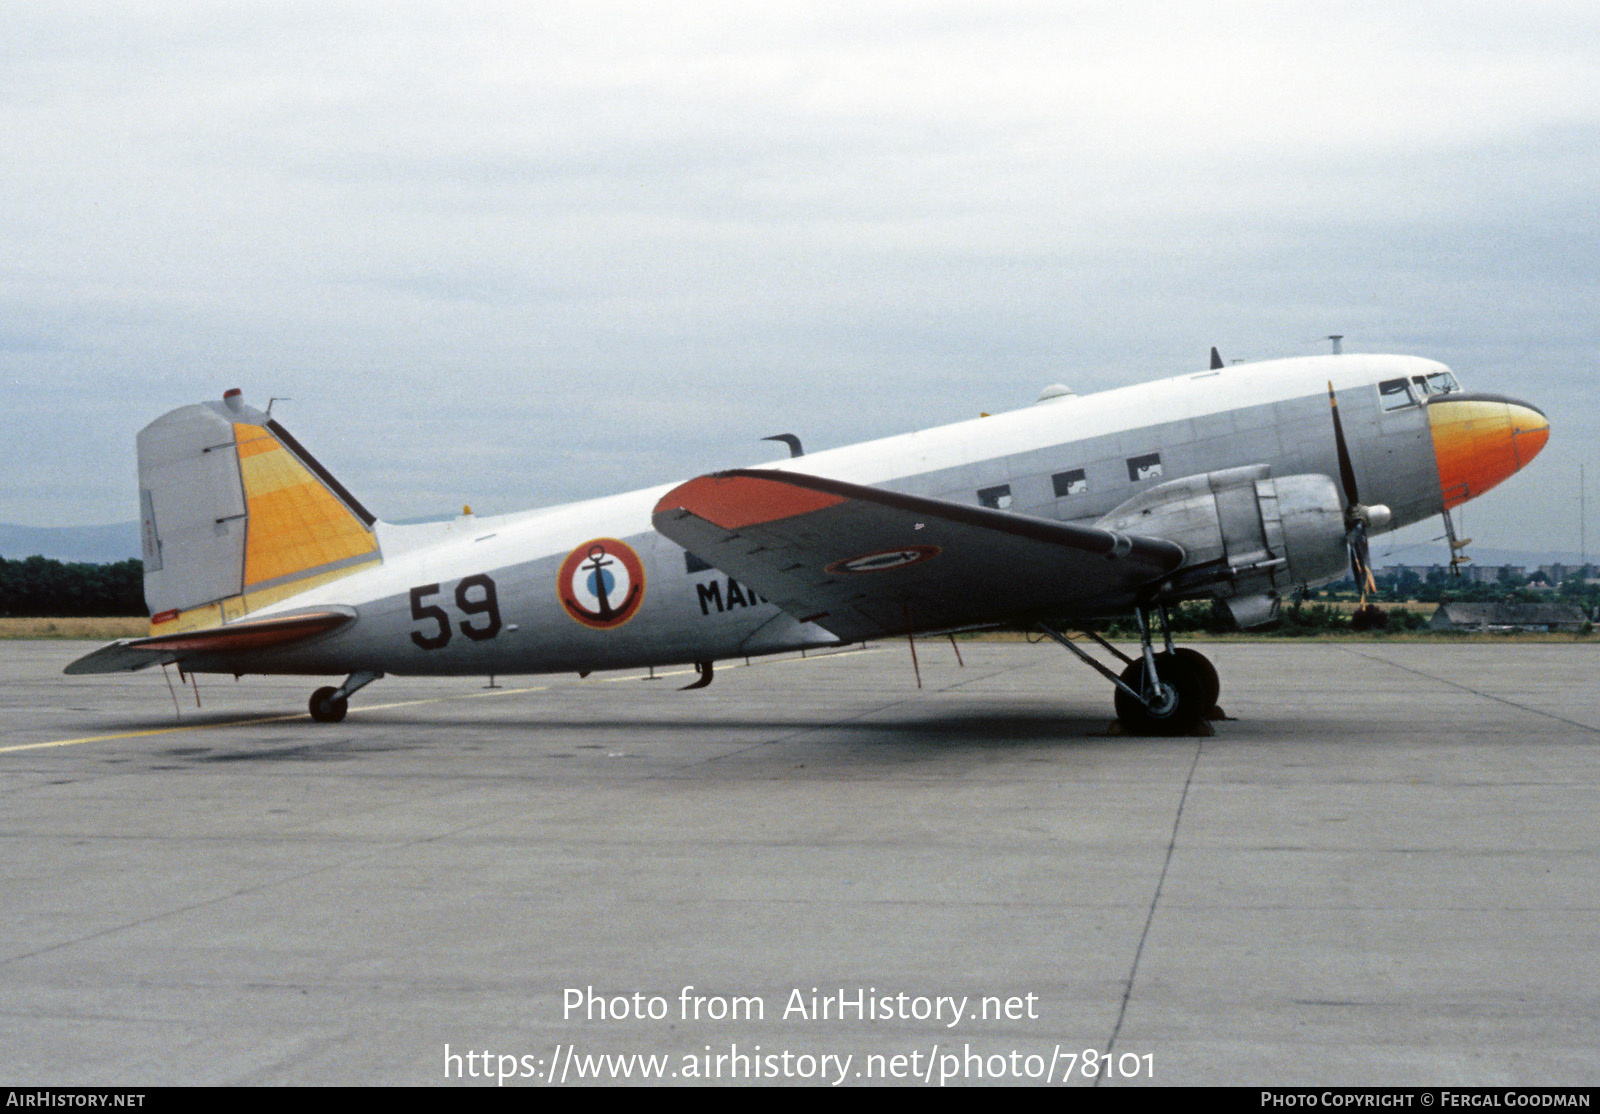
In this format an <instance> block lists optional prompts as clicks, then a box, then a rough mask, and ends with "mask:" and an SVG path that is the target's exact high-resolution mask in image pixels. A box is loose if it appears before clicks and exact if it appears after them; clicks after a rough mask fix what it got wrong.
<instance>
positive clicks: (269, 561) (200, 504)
mask: <svg viewBox="0 0 1600 1114" xmlns="http://www.w3.org/2000/svg"><path fill="white" fill-rule="evenodd" d="M139 505H140V533H141V538H142V545H143V556H144V588H145V601H146V602H147V603H148V604H149V606H150V611H151V621H150V629H151V632H152V633H157V632H161V633H169V632H173V631H181V630H189V629H194V628H197V627H206V626H214V625H217V624H219V623H223V622H227V621H229V620H233V619H237V618H239V617H240V616H242V615H247V614H249V613H250V612H252V611H255V610H257V609H258V608H261V607H265V606H266V605H268V604H270V603H275V602H277V601H278V600H281V599H284V598H286V597H288V596H291V595H294V594H296V593H299V592H303V591H306V590H307V589H309V588H312V587H315V586H316V585H317V584H321V583H325V582H326V581H329V580H334V579H337V578H339V577H343V576H348V575H349V574H350V573H352V572H355V571H356V570H358V569H360V568H363V567H366V566H368V565H371V564H375V563H377V562H379V561H380V560H382V555H381V553H380V551H379V547H378V539H377V534H376V533H375V532H374V529H373V527H374V525H375V523H376V521H377V520H376V519H375V518H374V517H373V515H372V514H371V512H369V511H368V510H367V509H366V508H365V507H363V506H362V505H361V503H360V501H358V500H357V499H356V498H355V497H354V496H353V495H351V494H350V492H349V491H347V490H346V489H345V487H344V486H343V485H342V484H340V483H339V481H338V480H336V479H334V478H333V476H332V475H331V474H330V473H329V472H328V471H327V469H325V468H323V467H322V465H321V464H319V463H318V462H317V460H316V458H314V457H313V456H311V454H310V453H308V452H307V451H306V450H305V449H304V448H303V447H302V446H301V445H300V443H299V442H298V441H296V440H295V439H294V438H293V437H292V436H290V434H289V432H288V431H287V430H285V429H284V428H283V427H282V426H280V425H279V424H278V423H277V422H275V421H273V420H272V419H271V418H270V417H268V416H267V415H266V414H264V413H262V412H261V411H259V410H256V409H255V408H253V407H251V406H249V405H247V404H246V403H245V401H244V398H243V395H242V393H241V392H240V391H238V390H237V389H235V390H231V391H229V392H227V394H225V395H224V396H223V398H222V401H221V402H202V403H197V404H195V405H193V406H184V407H181V408H179V409H177V410H173V411H172V412H170V413H168V414H165V415H163V416H162V417H160V418H157V419H156V420H155V421H153V422H151V423H150V424H149V425H148V426H146V427H145V428H144V429H143V430H141V431H140V433H139Z"/></svg>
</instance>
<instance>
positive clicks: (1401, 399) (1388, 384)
mask: <svg viewBox="0 0 1600 1114" xmlns="http://www.w3.org/2000/svg"><path fill="white" fill-rule="evenodd" d="M1378 403H1379V405H1381V406H1382V407H1383V408H1384V410H1386V411H1387V410H1403V409H1405V408H1406V407H1407V406H1415V405H1416V404H1417V396H1416V395H1414V394H1412V393H1411V384H1410V383H1408V382H1406V381H1405V380H1404V379H1385V380H1384V381H1383V382H1382V383H1379V384H1378Z"/></svg>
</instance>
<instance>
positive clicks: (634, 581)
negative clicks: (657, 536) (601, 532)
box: [556, 538, 644, 630]
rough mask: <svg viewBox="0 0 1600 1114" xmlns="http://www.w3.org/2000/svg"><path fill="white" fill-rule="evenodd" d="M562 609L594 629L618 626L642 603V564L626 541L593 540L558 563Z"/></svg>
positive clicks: (557, 582) (557, 585) (557, 578)
mask: <svg viewBox="0 0 1600 1114" xmlns="http://www.w3.org/2000/svg"><path fill="white" fill-rule="evenodd" d="M556 587H557V590H558V592H559V594H560V596H561V606H563V607H564V608H566V609H567V614H568V615H571V616H572V617H573V618H574V619H576V620H577V621H578V622H580V623H582V624H583V625H584V626H586V627H593V628H595V629H596V630H609V629H611V628H612V627H620V626H621V625H622V624H623V623H626V622H627V621H628V620H629V619H631V618H633V616H634V613H635V612H637V611H638V610H639V604H640V603H641V602H642V601H643V600H644V564H643V562H641V561H640V560H639V555H638V554H637V553H635V552H634V551H633V549H632V547H630V546H629V545H627V544H626V543H625V542H620V541H618V540H617V539H616V538H595V539H593V540H592V541H587V542H584V543H583V544H582V545H580V546H578V547H577V548H576V549H574V550H573V551H572V552H571V553H569V554H567V559H566V560H565V561H562V562H561V571H560V572H559V573H558V574H557V576H556Z"/></svg>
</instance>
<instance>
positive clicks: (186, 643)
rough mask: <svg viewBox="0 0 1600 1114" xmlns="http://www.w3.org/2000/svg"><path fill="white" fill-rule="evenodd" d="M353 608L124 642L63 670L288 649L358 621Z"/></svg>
mask: <svg viewBox="0 0 1600 1114" xmlns="http://www.w3.org/2000/svg"><path fill="white" fill-rule="evenodd" d="M355 618H356V613H355V611H354V610H352V609H350V608H339V609H338V610H325V611H312V612H301V613H300V614H297V615H277V616H273V617H272V618H270V619H247V620H244V621H242V622H237V623H228V624H226V625H224V626H220V627H209V628H206V629H204V630H189V631H177V632H174V633H172V634H157V635H152V636H150V637H149V638H125V639H121V640H119V641H117V642H113V643H112V644H111V645H109V646H102V647H101V648H100V649H98V650H96V651H94V653H92V654H85V655H84V656H83V657H81V658H79V659H78V660H77V661H75V662H73V663H72V664H71V665H69V666H67V668H66V670H65V671H64V672H67V673H125V672H130V671H132V670H135V669H143V668H145V667H146V666H150V665H168V664H171V663H173V662H182V661H183V660H184V659H185V658H189V657H194V656H196V655H200V654H204V655H206V656H208V657H209V656H213V655H218V654H222V655H226V654H230V653H235V652H240V651H246V650H266V649H271V648H273V647H277V646H287V645H289V644H290V643H292V642H300V641H303V640H305V639H308V638H311V637H313V636H315V635H319V634H327V633H329V632H331V631H335V630H338V629H340V628H341V627H344V626H347V625H349V624H350V623H353V622H355Z"/></svg>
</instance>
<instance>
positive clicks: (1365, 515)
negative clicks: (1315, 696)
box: [1328, 381, 1390, 615]
mask: <svg viewBox="0 0 1600 1114" xmlns="http://www.w3.org/2000/svg"><path fill="white" fill-rule="evenodd" d="M1328 406H1329V408H1330V409H1331V410H1332V411H1333V443H1334V447H1335V448H1336V449H1337V450H1338V454H1339V482H1340V484H1341V485H1342V486H1343V487H1344V504H1345V510H1344V528H1345V541H1346V544H1347V545H1348V546H1349V547H1350V574H1351V575H1352V576H1354V577H1355V580H1356V584H1357V586H1358V587H1359V588H1360V590H1361V610H1360V611H1359V612H1357V614H1358V615H1360V614H1363V613H1365V612H1366V610H1367V595H1368V593H1371V592H1376V591H1377V590H1378V586H1377V583H1376V582H1375V581H1374V580H1373V578H1372V551H1371V548H1370V546H1369V545H1368V541H1367V534H1368V532H1369V531H1370V530H1371V529H1373V528H1374V527H1377V528H1382V527H1384V526H1387V525H1388V524H1389V519H1390V513H1389V508H1388V507H1386V506H1384V505H1383V504H1382V503H1374V504H1373V505H1372V506H1370V507H1369V506H1367V505H1366V504H1364V503H1362V502H1361V492H1360V489H1359V488H1358V487H1357V486H1356V469H1355V465H1354V464H1353V463H1352V462H1351V460H1350V446H1349V445H1348V444H1346V443H1345V439H1344V423H1343V422H1341V421H1340V420H1339V398H1338V396H1337V395H1336V394H1334V390H1333V383H1332V382H1331V381H1330V382H1329V383H1328Z"/></svg>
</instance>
